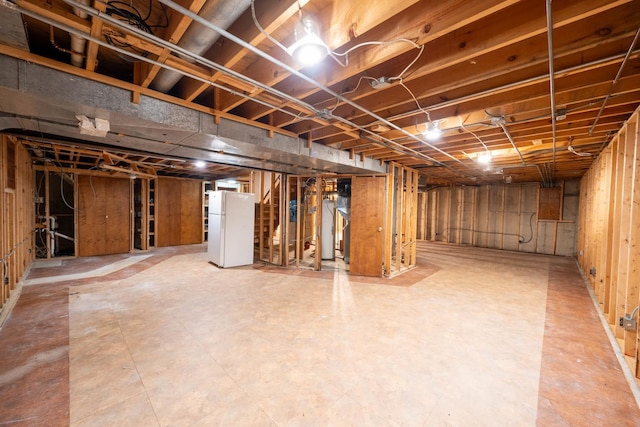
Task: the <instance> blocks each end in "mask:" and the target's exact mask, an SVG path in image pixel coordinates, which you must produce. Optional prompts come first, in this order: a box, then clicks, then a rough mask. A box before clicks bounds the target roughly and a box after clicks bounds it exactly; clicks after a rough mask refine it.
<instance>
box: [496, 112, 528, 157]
mask: <svg viewBox="0 0 640 427" xmlns="http://www.w3.org/2000/svg"><path fill="white" fill-rule="evenodd" d="M500 127H501V128H502V131H503V132H504V134H505V135H507V139H508V140H509V142H510V143H511V145H512V146H513V148H514V149H515V150H516V152H517V153H518V156H520V161H522V164H523V165H526V164H527V163H526V162H525V161H524V157H522V153H521V152H520V150H519V149H518V146H517V145H516V142H515V141H514V140H513V137H512V136H511V133H510V132H509V129H507V126H506V125H505V124H504V123H502V122H500Z"/></svg>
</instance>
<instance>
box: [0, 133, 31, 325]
mask: <svg viewBox="0 0 640 427" xmlns="http://www.w3.org/2000/svg"><path fill="white" fill-rule="evenodd" d="M0 171H1V173H0V188H2V198H0V227H1V228H2V233H1V234H0V250H1V251H2V252H1V253H2V281H0V287H1V289H2V291H1V292H0V325H1V324H2V319H4V317H5V315H6V314H7V313H8V311H9V310H10V308H11V306H12V304H13V303H14V302H15V300H16V299H17V297H18V295H19V293H20V283H21V282H20V281H21V279H22V278H23V276H24V275H25V273H26V271H27V269H28V267H29V265H30V264H31V262H32V261H33V260H34V257H35V251H34V231H35V230H34V227H33V224H34V217H35V209H34V199H33V198H34V188H35V184H34V179H35V177H34V172H33V168H32V166H31V158H30V156H29V154H28V153H27V151H26V150H25V149H24V148H23V147H22V145H20V143H19V141H17V140H16V139H15V138H13V137H9V136H6V135H0Z"/></svg>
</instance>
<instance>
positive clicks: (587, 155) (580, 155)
mask: <svg viewBox="0 0 640 427" xmlns="http://www.w3.org/2000/svg"><path fill="white" fill-rule="evenodd" d="M573 139H574V138H573V136H571V137H569V145H568V146H567V150H568V151H569V152H570V153H573V154H575V155H576V156H578V157H591V156H592V154H591V153H587V152H583V151H576V149H575V148H574V147H573Z"/></svg>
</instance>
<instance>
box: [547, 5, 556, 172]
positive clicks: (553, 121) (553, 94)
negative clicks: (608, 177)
mask: <svg viewBox="0 0 640 427" xmlns="http://www.w3.org/2000/svg"><path fill="white" fill-rule="evenodd" d="M551 1H552V0H547V3H546V4H547V8H546V10H547V45H548V48H549V97H550V98H551V135H552V140H553V142H552V146H553V169H552V177H553V175H554V174H555V169H556V89H555V81H554V80H555V78H554V71H553V69H554V67H553V17H552V13H551Z"/></svg>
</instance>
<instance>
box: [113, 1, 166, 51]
mask: <svg viewBox="0 0 640 427" xmlns="http://www.w3.org/2000/svg"><path fill="white" fill-rule="evenodd" d="M106 5H107V9H106V13H107V15H109V16H112V17H114V18H116V19H119V20H120V21H124V22H126V23H127V24H128V25H131V26H134V27H137V28H138V29H140V30H142V31H144V32H146V33H149V34H153V30H152V29H151V27H150V26H149V25H148V24H147V22H146V20H147V19H148V18H149V16H150V15H151V0H150V1H149V11H148V13H147V16H146V17H145V18H142V15H141V14H140V11H139V10H138V9H136V7H135V6H133V4H130V3H125V2H122V1H118V0H113V1H109V2H107V3H106ZM115 5H124V6H126V7H127V8H129V9H131V10H127V9H124V8H121V7H118V6H115ZM165 15H166V11H165ZM167 22H168V21H167ZM119 37H123V34H121V33H118V32H117V31H113V30H111V31H105V33H104V39H105V40H106V41H107V43H109V44H110V45H112V46H116V47H120V48H124V49H129V50H131V51H133V52H135V53H137V54H138V55H141V56H144V57H146V56H148V55H149V52H146V51H144V50H142V49H138V48H136V47H135V46H133V45H131V44H129V43H127V42H122V41H119V40H117V38H119ZM116 54H117V55H118V56H119V57H120V58H121V59H123V60H125V61H127V62H137V61H134V60H132V59H131V57H129V56H125V55H120V54H118V53H117V52H116Z"/></svg>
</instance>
